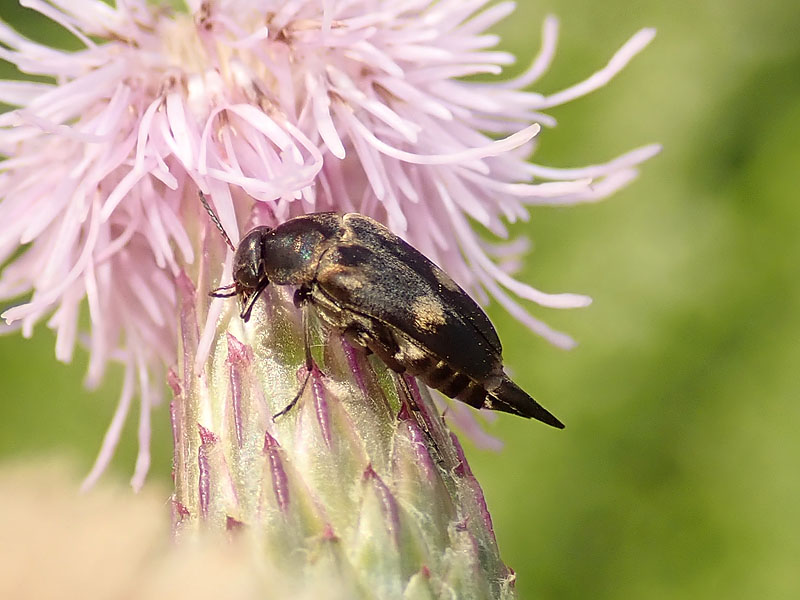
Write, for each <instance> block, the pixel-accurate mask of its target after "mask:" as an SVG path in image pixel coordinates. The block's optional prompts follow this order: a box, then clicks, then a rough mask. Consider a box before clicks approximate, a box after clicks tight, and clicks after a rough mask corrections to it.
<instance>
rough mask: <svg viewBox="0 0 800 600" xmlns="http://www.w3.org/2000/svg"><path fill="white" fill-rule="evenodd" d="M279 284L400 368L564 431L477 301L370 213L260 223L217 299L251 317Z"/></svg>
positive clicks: (449, 391)
mask: <svg viewBox="0 0 800 600" xmlns="http://www.w3.org/2000/svg"><path fill="white" fill-rule="evenodd" d="M203 201H204V203H205V200H203ZM207 209H208V210H209V213H210V214H211V215H212V218H214V220H215V223H217V225H218V227H220V226H219V222H218V219H216V217H215V215H214V214H213V211H211V209H210V208H209V207H208V206H207ZM220 230H221V227H220ZM223 234H224V232H223ZM226 239H227V236H226ZM230 245H231V247H233V245H232V244H230ZM269 283H274V284H276V285H293V286H297V287H298V292H297V293H296V296H295V298H296V301H297V302H298V304H305V303H308V304H310V305H312V306H313V307H314V308H315V309H316V311H317V313H318V314H319V315H320V317H321V318H322V319H323V320H324V321H325V322H326V323H327V324H328V325H329V326H330V327H332V328H333V329H335V330H337V331H339V332H340V333H342V334H343V335H344V336H345V337H346V338H347V339H348V340H349V341H350V342H351V343H352V344H353V345H355V346H358V347H361V348H364V349H366V350H368V351H370V352H373V353H375V354H376V355H377V356H378V357H379V358H380V359H381V360H383V361H384V362H385V363H386V365H387V366H388V367H389V368H390V369H392V370H394V371H396V372H398V373H403V372H408V373H409V374H411V375H414V376H416V377H418V378H420V379H421V380H422V381H423V382H425V383H426V384H427V385H428V386H430V387H432V388H435V389H437V390H439V391H441V392H442V393H443V394H445V395H446V396H448V397H450V398H457V399H458V400H461V401H463V402H465V403H467V404H469V405H471V406H474V407H476V408H488V409H492V410H499V411H504V412H509V413H513V414H517V415H520V416H523V417H528V418H534V419H538V420H540V421H542V422H544V423H547V424H548V425H552V426H554V427H558V428H563V424H562V423H561V422H560V421H559V420H558V419H557V418H556V417H555V416H553V415H552V414H551V413H550V412H548V411H547V410H546V409H545V408H543V407H542V406H541V405H539V404H538V403H537V402H536V401H535V400H534V399H533V398H531V397H530V396H529V395H528V394H527V393H525V392H524V391H523V390H522V389H520V388H519V387H518V386H517V385H516V384H514V383H513V382H512V381H511V379H510V378H509V377H508V376H507V375H506V374H505V372H504V371H503V362H502V346H501V344H500V339H499V338H498V337H497V333H496V331H495V329H494V327H493V326H492V324H491V322H490V321H489V319H488V317H487V316H486V314H485V313H484V312H483V311H482V310H481V309H480V307H479V306H478V305H477V304H476V303H475V301H474V300H472V298H471V297H470V296H469V295H468V294H467V293H466V292H465V291H464V290H462V289H461V288H460V287H459V286H458V285H457V284H456V283H455V282H454V281H453V280H452V279H451V278H450V277H449V276H448V275H447V274H446V273H445V272H444V271H442V270H441V269H440V268H439V267H437V266H436V265H434V264H433V263H432V262H431V261H430V260H428V259H427V258H426V257H425V256H423V255H422V254H421V253H420V252H419V251H418V250H416V249H415V248H413V247H412V246H411V245H409V244H408V243H407V242H405V241H404V240H402V239H401V238H399V237H397V236H396V235H394V234H393V233H391V232H390V231H389V230H388V229H386V228H385V227H384V226H383V225H381V224H380V223H378V222H377V221H374V220H373V219H370V218H369V217H366V216H364V215H360V214H356V213H349V214H344V215H342V214H337V213H314V214H309V215H304V216H300V217H295V218H293V219H290V220H288V221H286V222H284V223H282V224H281V225H279V226H278V227H276V228H275V229H269V228H266V227H259V228H256V229H254V230H252V231H251V232H250V233H248V234H247V235H246V236H245V237H244V238H243V239H242V242H241V243H240V245H239V247H238V248H237V249H236V254H235V257H234V282H233V284H232V285H230V286H227V287H225V288H220V289H219V290H215V291H214V292H212V295H215V296H233V295H238V296H239V297H240V300H241V301H242V312H241V316H242V318H243V319H244V320H245V321H247V320H248V319H249V317H250V311H251V310H252V307H253V304H254V302H255V300H256V299H257V298H258V296H259V295H260V293H261V292H262V291H263V290H264V289H265V288H266V286H267V285H268V284H269ZM307 360H308V361H310V355H308V352H307ZM295 401H296V399H295ZM293 403H294V402H293ZM293 403H292V405H293ZM290 407H291V405H290V406H289V407H287V409H288V408H290Z"/></svg>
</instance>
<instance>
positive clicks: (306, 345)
mask: <svg viewBox="0 0 800 600" xmlns="http://www.w3.org/2000/svg"><path fill="white" fill-rule="evenodd" d="M310 297H311V292H310V290H308V288H306V287H305V286H303V287H301V288H299V289H298V290H297V291H296V292H295V293H294V303H295V306H298V307H299V308H300V310H301V311H302V312H301V313H300V317H301V322H302V327H303V350H304V351H305V355H306V365H305V366H306V376H305V377H304V378H303V383H301V384H300V389H299V390H298V391H297V394H295V396H294V398H292V401H291V402H289V404H287V405H286V406H285V407H284V408H283V409H282V410H280V411H278V412H276V413H275V414H274V415H272V420H273V422H274V421H275V420H276V419H277V418H278V417H281V416H283V415H285V414H286V413H288V412H289V411H290V410H292V409H293V408H294V405H295V404H297V402H298V401H299V400H300V398H301V397H302V396H303V392H305V389H306V386H307V385H308V380H309V379H310V378H311V373H313V372H314V371H315V370H316V371H317V373H319V374H320V375H323V376H324V375H325V374H324V373H323V372H322V371H320V370H319V368H318V367H317V365H316V364H315V363H314V357H313V356H312V355H311V329H310V327H309V326H308V319H309V315H308V311H309V307H310V304H311V303H310V302H309V299H310Z"/></svg>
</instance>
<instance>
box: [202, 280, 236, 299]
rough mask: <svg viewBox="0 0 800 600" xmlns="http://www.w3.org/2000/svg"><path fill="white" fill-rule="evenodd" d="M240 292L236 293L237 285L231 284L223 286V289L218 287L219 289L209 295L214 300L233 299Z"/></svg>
mask: <svg viewBox="0 0 800 600" xmlns="http://www.w3.org/2000/svg"><path fill="white" fill-rule="evenodd" d="M237 293H238V292H237V291H236V284H235V283H231V284H229V285H223V286H222V287H218V288H217V289H214V290H211V291H210V292H208V295H209V296H211V297H212V298H232V297H233V296H235V295H236V294H237Z"/></svg>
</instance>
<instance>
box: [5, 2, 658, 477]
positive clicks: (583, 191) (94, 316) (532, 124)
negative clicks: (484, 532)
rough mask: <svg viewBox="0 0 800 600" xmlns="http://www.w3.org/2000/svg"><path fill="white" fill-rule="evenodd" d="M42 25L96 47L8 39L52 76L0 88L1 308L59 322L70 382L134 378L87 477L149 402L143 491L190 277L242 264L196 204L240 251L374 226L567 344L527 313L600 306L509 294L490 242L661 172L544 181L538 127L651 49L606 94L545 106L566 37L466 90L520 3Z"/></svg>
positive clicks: (84, 8) (511, 285) (302, 5)
mask: <svg viewBox="0 0 800 600" xmlns="http://www.w3.org/2000/svg"><path fill="white" fill-rule="evenodd" d="M25 4H26V5H27V6H29V7H31V8H33V9H35V10H37V11H39V12H40V13H42V14H43V15H45V16H46V17H48V18H50V19H52V20H54V21H55V22H57V23H58V24H60V25H61V26H62V27H63V28H64V29H65V30H66V31H68V32H69V34H71V35H72V36H74V38H76V39H77V40H78V41H79V42H80V43H81V44H82V48H81V49H80V50H77V51H65V50H60V49H57V48H53V47H50V46H48V45H46V44H42V43H39V42H35V41H32V40H30V39H27V38H25V37H23V36H22V35H20V34H19V33H18V32H16V31H15V30H14V29H12V28H10V27H9V26H8V25H6V24H3V23H0V44H2V47H1V48H0V58H2V59H4V60H6V61H8V62H10V63H12V64H14V65H16V67H17V68H18V69H19V70H20V71H21V72H22V73H24V74H27V75H36V76H42V77H43V78H44V81H38V82H33V81H2V82H0V101H2V102H5V103H7V104H9V105H12V106H14V107H16V108H15V109H14V110H11V111H9V112H7V113H5V114H4V115H2V116H0V153H2V154H3V155H4V156H5V160H4V161H3V162H2V164H1V166H0V169H2V175H0V199H2V201H1V202H0V222H2V223H3V228H2V233H0V260H2V261H3V263H4V264H5V266H4V268H3V271H2V277H0V298H1V299H3V300H5V301H6V302H15V303H16V306H13V307H12V308H8V309H7V310H6V311H5V312H4V313H3V316H4V318H5V319H6V321H7V322H8V324H9V325H8V327H9V328H20V329H21V330H22V332H23V334H24V335H26V336H28V335H31V333H32V331H33V327H34V325H35V324H36V323H38V322H40V321H42V320H43V319H47V321H46V322H47V324H48V326H49V327H51V328H53V329H54V330H55V331H56V332H57V343H56V356H57V357H58V358H59V359H60V360H64V361H68V360H69V359H70V358H71V356H72V353H73V349H74V347H75V345H76V343H78V342H81V343H83V344H84V345H85V346H86V347H87V348H88V349H89V353H90V364H89V370H88V376H87V381H88V383H89V384H90V385H94V384H96V383H97V382H98V381H99V380H100V379H101V377H102V375H103V372H104V369H105V367H106V365H107V363H108V361H109V360H113V361H116V362H120V363H122V364H123V365H124V367H125V379H124V385H123V390H122V395H121V399H120V403H119V408H118V410H117V413H116V415H115V417H114V421H113V423H112V425H111V427H110V429H109V432H108V435H107V436H106V441H105V444H104V447H103V451H102V452H101V455H100V457H99V459H98V463H97V465H96V469H95V471H94V472H93V475H92V476H91V478H90V479H94V477H95V476H96V475H97V474H98V473H99V472H100V471H101V470H102V468H103V466H104V465H105V464H106V463H107V462H108V460H109V458H110V456H111V453H112V451H113V447H114V446H115V444H116V441H117V439H118V436H119V432H120V429H121V427H122V423H123V421H124V419H125V417H126V415H127V413H128V411H129V408H130V406H131V403H132V399H133V397H134V396H135V394H136V392H137V391H138V394H139V396H140V398H141V420H140V427H139V436H140V445H141V452H140V456H139V460H138V462H137V469H136V475H135V477H134V481H135V484H136V485H137V486H138V485H141V482H142V480H143V477H144V474H145V473H146V470H147V465H148V461H149V458H148V454H147V446H148V437H149V415H150V409H151V406H152V405H153V404H155V403H156V402H158V400H159V394H160V388H161V382H162V381H163V376H164V372H165V369H166V367H167V366H169V365H174V364H175V362H176V350H177V338H176V332H177V327H176V326H175V323H176V319H177V318H178V315H179V314H181V311H180V307H179V300H178V296H179V293H178V292H179V290H180V289H181V286H182V285H183V286H185V285H187V284H186V283H185V282H183V279H182V278H183V277H184V276H183V275H182V273H183V272H184V270H185V271H186V272H187V273H190V274H191V276H192V279H194V281H193V285H195V286H197V287H199V288H201V289H209V288H210V287H212V286H213V285H215V284H217V283H218V282H220V281H222V282H223V283H225V282H228V281H229V280H230V258H231V257H230V253H228V255H227V258H225V267H224V269H223V270H222V271H221V272H219V271H218V270H217V271H213V272H212V271H209V270H202V269H199V268H197V267H196V265H197V260H198V257H199V256H201V255H203V254H204V253H208V252H209V248H210V247H211V246H213V245H214V244H216V243H217V242H216V241H211V240H212V239H216V238H215V236H216V232H214V231H212V230H210V229H209V224H208V219H207V217H206V216H205V215H204V213H203V212H202V208H201V207H200V205H199V202H198V200H197V191H198V189H199V190H202V191H204V192H205V193H206V194H207V195H208V196H210V197H211V198H212V201H213V204H214V206H215V208H216V210H217V212H218V213H219V218H220V220H221V222H222V224H223V226H224V227H225V229H226V230H227V231H228V233H229V234H230V236H231V238H232V239H233V241H234V243H236V242H237V241H238V239H239V237H240V231H242V230H246V229H247V228H248V227H249V226H251V225H253V224H255V223H266V224H275V223H278V222H281V221H283V220H285V219H287V218H289V217H291V216H295V215H298V214H302V213H306V212H313V211H319V210H336V211H357V212H361V213H364V214H366V215H369V216H372V217H373V218H376V219H378V220H379V221H381V222H383V223H385V224H387V225H388V226H389V227H390V228H391V229H392V230H394V231H395V232H396V233H398V234H399V235H401V236H402V237H404V238H405V239H407V240H408V241H409V242H410V243H412V245H414V246H416V247H417V248H419V249H420V250H421V251H422V252H423V253H424V254H426V255H427V256H428V257H430V258H431V259H432V260H433V261H434V262H437V263H438V264H439V265H441V266H442V267H443V268H444V269H445V270H446V271H447V272H448V273H449V274H451V275H452V276H453V278H454V279H455V280H456V281H458V282H459V283H460V284H461V285H462V286H463V287H464V288H465V289H467V290H469V291H470V292H471V293H472V294H474V295H475V296H476V297H477V298H478V299H479V300H482V301H484V302H485V301H488V300H489V298H493V299H495V300H496V301H497V302H499V303H500V304H501V305H502V306H504V307H505V308H506V309H507V310H509V311H510V312H511V313H512V314H513V315H514V316H516V317H517V318H518V319H519V320H520V321H521V322H522V323H524V324H525V325H527V326H528V327H530V328H531V329H532V330H533V331H535V332H536V333H538V334H540V335H543V336H544V337H546V338H547V339H549V340H550V341H552V342H553V343H555V344H557V345H561V346H569V345H570V344H571V343H572V342H571V340H570V339H569V338H568V337H567V336H566V335H564V334H562V333H559V332H555V331H553V330H551V329H550V328H548V327H547V326H546V325H545V324H543V323H542V322H540V321H539V320H537V319H535V318H534V317H533V316H531V315H530V314H528V312H527V311H526V310H525V309H523V308H522V307H521V306H520V305H519V304H518V303H517V301H516V300H515V299H514V298H513V296H517V297H519V298H522V299H525V300H531V301H533V302H536V303H538V304H540V305H543V306H550V307H561V308H568V307H577V306H583V305H585V304H587V303H588V302H589V299H588V298H586V297H585V296H580V295H575V294H549V293H545V292H542V291H539V290H536V289H534V288H532V287H531V286H529V285H527V284H524V283H521V282H519V281H517V280H515V279H513V278H512V277H511V275H510V274H509V272H508V268H507V267H508V265H509V264H511V263H512V261H510V260H509V259H510V258H511V257H512V256H513V255H516V254H519V252H520V251H522V250H523V249H524V244H523V243H519V242H517V243H510V244H489V243H487V242H485V241H483V240H482V239H481V237H480V236H479V235H478V234H477V233H475V232H474V231H473V229H472V228H471V226H470V222H471V221H474V222H475V223H477V224H479V225H480V226H481V227H483V228H484V229H486V230H487V231H489V232H491V233H492V234H494V235H495V236H497V237H499V238H505V237H506V236H507V231H506V227H505V225H504V222H506V221H514V220H517V219H525V218H527V210H528V207H529V206H532V205H542V204H550V205H552V204H573V203H578V202H591V201H594V200H597V199H600V198H602V197H604V196H606V195H608V194H609V193H611V192H612V191H614V190H616V189H618V188H619V187H620V186H622V185H624V184H625V183H627V182H628V181H630V180H631V178H632V177H634V176H635V174H636V170H635V166H636V165H637V164H638V163H639V162H641V161H642V160H644V159H646V158H648V157H649V156H651V155H652V154H654V153H655V152H656V151H657V148H656V147H655V146H648V147H644V148H641V149H638V150H635V151H633V152H631V153H629V154H626V155H624V156H622V157H619V158H617V159H615V160H612V161H611V162H608V163H606V164H602V165H595V166H591V167H586V168H577V169H555V168H549V167H543V166H539V165H536V164H531V163H529V162H528V161H527V157H528V155H529V154H530V153H531V151H532V150H533V148H534V137H535V136H536V135H537V133H538V132H539V130H540V128H541V127H543V126H544V127H550V126H552V125H554V124H555V122H554V120H553V119H552V118H551V117H549V116H547V115H546V114H544V113H543V112H542V111H544V110H546V109H548V108H550V107H553V106H556V105H558V104H562V103H564V102H567V101H570V100H572V99H574V98H576V97H578V96H581V95H583V94H586V93H588V92H590V91H592V90H594V89H596V88H598V87H600V86H602V85H604V84H605V83H606V82H607V81H608V80H609V78H611V77H612V76H613V75H614V74H615V73H617V72H618V71H619V70H620V69H621V68H622V67H624V65H625V64H626V63H627V62H628V61H629V60H630V58H631V57H633V56H634V55H635V54H636V53H637V52H638V51H639V50H641V49H642V48H643V47H644V46H645V45H646V44H647V43H648V42H649V40H650V39H651V38H652V35H653V32H652V31H651V30H642V31H640V32H639V33H637V34H636V35H635V36H634V37H633V38H632V39H631V40H630V41H629V42H627V43H626V44H625V45H624V46H623V48H622V49H621V50H620V51H619V52H618V53H617V54H616V55H615V56H614V57H613V58H612V60H611V61H610V62H609V63H608V65H607V66H606V67H605V68H603V69H601V70H600V71H599V72H597V73H595V74H594V75H592V76H591V77H589V78H588V79H587V80H586V81H584V82H582V83H579V84H576V85H575V86H572V87H570V88H568V89H566V90H563V91H561V92H557V93H554V94H551V95H543V94H539V93H535V92H531V91H526V89H525V88H527V87H528V86H529V85H531V84H532V83H534V82H535V81H536V80H537V78H538V77H539V76H540V75H541V74H542V73H543V72H544V71H545V70H546V69H547V68H548V66H549V64H550V61H551V58H552V55H553V49H554V45H555V39H556V30H557V24H556V21H555V19H553V18H548V19H547V20H546V21H545V24H544V28H543V31H542V33H543V35H542V49H541V52H540V54H539V55H538V57H537V58H536V59H535V60H534V61H533V63H532V65H531V67H530V69H528V70H527V71H526V72H525V73H524V74H522V75H521V76H519V77H518V78H516V79H512V80H501V81H492V82H485V81H481V82H478V81H472V80H470V81H466V80H464V78H465V77H468V76H471V75H476V74H490V75H499V74H500V73H501V71H502V68H503V67H504V66H505V65H507V64H509V63H511V62H512V60H513V57H512V56H511V55H509V54H508V53H506V52H502V51H497V50H493V49H492V48H493V47H494V46H495V45H496V44H497V42H498V39H497V37H496V36H495V35H492V34H489V33H487V29H488V28H490V27H491V26H492V25H494V24H495V23H496V22H497V21H499V20H500V19H502V18H504V17H505V16H507V15H508V14H509V13H510V12H511V10H512V8H513V6H512V3H508V2H504V3H500V4H493V5H489V2H488V0H478V1H476V2H468V3H463V2H460V1H435V0H408V1H400V2H398V1H396V0H381V1H377V2H375V1H369V2H367V1H361V0H354V1H351V2H338V1H327V0H296V1H291V2H285V1H278V0H261V1H254V0H217V1H214V0H204V1H202V2H199V1H197V0H193V1H189V2H187V5H188V10H187V11H185V12H174V11H172V10H171V9H169V8H167V7H165V6H159V5H153V4H151V3H149V2H146V1H145V0H120V1H119V2H117V3H116V6H114V7H112V6H109V5H108V4H106V3H105V2H102V1H101V0H83V1H81V2H77V3H76V2H74V1H71V0H70V1H67V0H49V1H48V2H45V1H44V0H27V2H25ZM42 77H40V79H42ZM220 258H221V259H222V258H224V257H222V256H220ZM182 282H183V283H182ZM83 307H86V308H87V310H88V315H89V324H88V327H87V328H86V329H85V330H84V329H82V328H81V326H80V322H81V319H80V313H81V311H82V310H83ZM224 307H225V304H224V302H222V301H216V302H215V303H213V304H212V305H211V308H210V310H209V311H208V314H207V315H206V318H205V320H204V322H203V323H201V324H200V325H199V329H198V333H197V335H198V337H197V352H196V358H195V365H194V366H195V367H197V368H199V367H201V366H202V364H203V363H204V361H205V360H206V359H207V358H208V355H209V352H210V350H211V349H212V345H213V343H214V340H215V336H217V335H218V332H219V329H218V321H219V318H220V314H221V313H222V311H223V310H224Z"/></svg>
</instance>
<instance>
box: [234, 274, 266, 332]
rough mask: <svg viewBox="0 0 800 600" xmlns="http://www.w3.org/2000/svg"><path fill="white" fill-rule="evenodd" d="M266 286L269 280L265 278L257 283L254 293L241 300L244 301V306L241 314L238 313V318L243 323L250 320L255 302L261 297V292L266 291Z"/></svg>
mask: <svg viewBox="0 0 800 600" xmlns="http://www.w3.org/2000/svg"><path fill="white" fill-rule="evenodd" d="M268 285H269V279H266V278H265V279H263V280H262V281H261V282H259V284H258V287H257V288H256V291H254V292H253V293H252V295H250V296H249V297H246V296H245V297H243V298H242V299H243V300H244V306H242V312H240V313H239V316H240V317H241V318H242V321H244V322H245V323H247V322H248V321H249V320H250V313H251V312H252V311H253V306H255V303H256V300H258V297H259V296H260V295H261V292H263V291H264V290H265V289H267V286H268Z"/></svg>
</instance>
